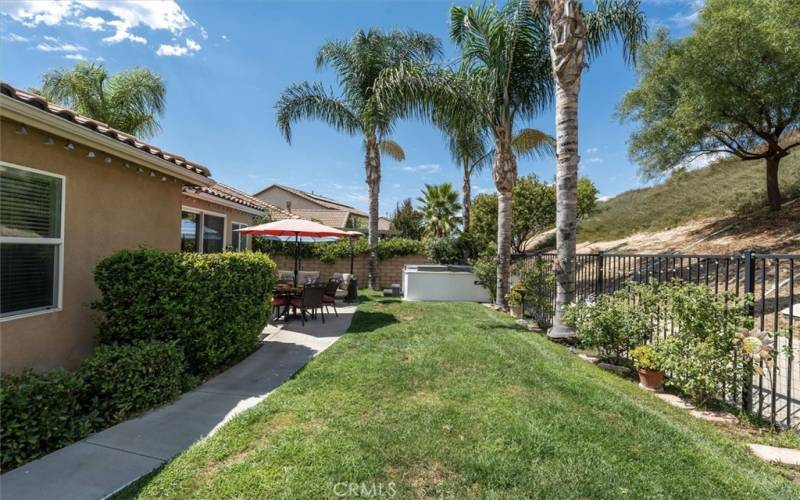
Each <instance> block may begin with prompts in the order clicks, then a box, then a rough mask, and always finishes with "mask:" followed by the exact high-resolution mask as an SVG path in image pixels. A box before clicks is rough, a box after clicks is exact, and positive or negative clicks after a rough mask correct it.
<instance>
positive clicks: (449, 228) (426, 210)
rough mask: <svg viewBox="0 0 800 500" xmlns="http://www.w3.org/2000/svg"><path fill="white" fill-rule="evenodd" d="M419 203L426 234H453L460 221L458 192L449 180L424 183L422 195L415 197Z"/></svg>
mask: <svg viewBox="0 0 800 500" xmlns="http://www.w3.org/2000/svg"><path fill="white" fill-rule="evenodd" d="M417 201H419V202H420V203H421V205H420V212H422V220H423V223H424V225H425V234H426V236H431V237H433V238H443V237H445V236H449V235H451V234H453V232H455V231H456V229H458V225H459V224H460V223H461V217H459V216H458V211H459V210H461V205H459V204H458V192H457V191H456V190H455V189H453V185H452V184H450V183H449V182H445V183H444V184H439V185H431V184H425V189H423V190H422V196H420V197H419V198H417Z"/></svg>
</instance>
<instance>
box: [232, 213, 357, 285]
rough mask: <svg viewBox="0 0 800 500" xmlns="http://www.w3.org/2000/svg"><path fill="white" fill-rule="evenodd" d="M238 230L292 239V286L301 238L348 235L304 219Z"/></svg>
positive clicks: (280, 238) (257, 234) (295, 277)
mask: <svg viewBox="0 0 800 500" xmlns="http://www.w3.org/2000/svg"><path fill="white" fill-rule="evenodd" d="M238 231H239V232H240V233H242V234H252V235H254V236H266V237H268V238H270V239H279V240H282V241H291V240H292V239H294V243H295V246H294V286H297V267H298V262H299V259H300V242H301V238H302V239H304V240H305V241H308V239H315V240H317V241H320V240H325V239H328V238H346V237H347V236H348V234H347V233H346V232H345V231H340V230H339V229H336V228H334V227H330V226H326V225H324V224H319V223H317V222H313V221H310V220H305V219H283V220H279V221H275V222H268V223H266V224H259V225H257V226H251V227H245V228H243V229H239V230H238ZM312 241H313V240H312Z"/></svg>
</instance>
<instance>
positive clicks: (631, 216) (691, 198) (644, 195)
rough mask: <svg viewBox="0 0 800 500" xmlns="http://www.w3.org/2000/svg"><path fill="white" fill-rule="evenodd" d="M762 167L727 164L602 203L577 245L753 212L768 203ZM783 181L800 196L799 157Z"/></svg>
mask: <svg viewBox="0 0 800 500" xmlns="http://www.w3.org/2000/svg"><path fill="white" fill-rule="evenodd" d="M764 168H765V167H764V161H763V160H758V161H748V162H742V161H740V160H738V159H735V158H734V159H725V160H721V161H718V162H716V163H714V164H712V165H710V166H709V167H708V168H702V169H698V170H693V171H690V172H685V173H680V174H677V175H674V176H672V177H671V178H669V179H668V180H667V181H666V182H663V183H661V184H658V185H656V186H653V187H648V188H641V189H633V190H630V191H626V192H624V193H622V194H620V195H618V196H615V197H614V198H612V199H610V200H608V201H606V202H603V203H600V204H599V210H598V211H597V213H595V214H594V215H592V216H591V217H588V218H587V219H586V220H584V221H582V222H581V223H580V227H579V230H578V241H581V242H584V241H589V242H591V241H609V240H615V239H619V238H624V237H626V236H629V235H631V234H634V233H637V232H640V231H657V230H662V229H669V228H672V227H675V226H678V225H680V224H683V223H686V222H689V221H693V220H696V219H699V218H703V217H709V216H721V215H727V214H730V213H731V212H740V213H741V212H747V213H751V212H753V211H754V210H756V209H757V208H760V207H763V206H765V204H766V194H765V193H766V174H765V171H764ZM779 176H780V182H781V189H782V194H783V195H784V197H797V196H800V153H793V154H791V155H789V156H787V157H786V158H784V159H783V160H782V161H781V167H780V172H779Z"/></svg>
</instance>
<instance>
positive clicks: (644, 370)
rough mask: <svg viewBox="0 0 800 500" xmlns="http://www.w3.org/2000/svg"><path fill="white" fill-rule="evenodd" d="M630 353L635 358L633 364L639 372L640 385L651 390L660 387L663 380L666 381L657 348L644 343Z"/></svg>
mask: <svg viewBox="0 0 800 500" xmlns="http://www.w3.org/2000/svg"><path fill="white" fill-rule="evenodd" d="M628 354H630V356H631V358H633V364H634V366H635V367H636V371H637V372H639V386H641V387H643V388H645V389H647V390H650V391H655V390H657V389H660V388H661V382H663V381H664V372H662V371H660V370H659V366H658V360H657V358H658V353H657V351H656V349H655V348H654V347H653V346H650V345H646V344H643V345H640V346H638V347H636V348H635V349H631V350H630V351H629V352H628Z"/></svg>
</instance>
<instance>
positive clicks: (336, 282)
mask: <svg viewBox="0 0 800 500" xmlns="http://www.w3.org/2000/svg"><path fill="white" fill-rule="evenodd" d="M341 284H342V280H340V279H339V278H331V279H329V280H328V284H327V285H325V293H323V294H322V303H323V304H325V310H326V311H327V310H328V305H329V304H330V305H332V306H333V314H335V315H336V317H337V318H338V317H339V311H337V310H336V290H338V289H339V286H340V285H341Z"/></svg>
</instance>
